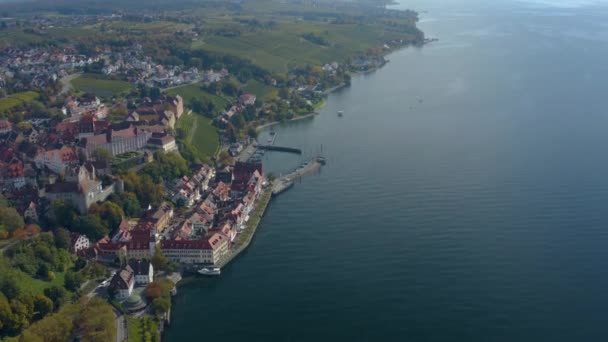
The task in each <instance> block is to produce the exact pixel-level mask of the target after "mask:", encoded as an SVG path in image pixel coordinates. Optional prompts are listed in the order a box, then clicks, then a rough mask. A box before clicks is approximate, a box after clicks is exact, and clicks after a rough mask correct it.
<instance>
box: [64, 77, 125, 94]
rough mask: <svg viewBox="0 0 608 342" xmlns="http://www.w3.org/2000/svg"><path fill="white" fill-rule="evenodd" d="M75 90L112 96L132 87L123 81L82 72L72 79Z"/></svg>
mask: <svg viewBox="0 0 608 342" xmlns="http://www.w3.org/2000/svg"><path fill="white" fill-rule="evenodd" d="M72 85H73V86H74V88H76V90H78V91H82V92H85V93H92V94H95V95H97V96H100V97H113V96H116V95H118V94H120V93H124V92H127V91H130V90H131V89H133V85H132V84H131V83H129V82H125V81H116V80H106V79H103V78H100V77H99V76H98V75H88V74H84V75H82V76H80V77H77V78H76V79H74V80H73V81H72Z"/></svg>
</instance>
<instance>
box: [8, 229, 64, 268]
mask: <svg viewBox="0 0 608 342" xmlns="http://www.w3.org/2000/svg"><path fill="white" fill-rule="evenodd" d="M5 256H6V257H7V258H8V259H9V260H10V265H11V266H12V267H14V268H16V269H19V270H21V271H22V272H24V273H27V274H29V275H30V276H32V277H35V278H38V279H41V280H53V279H54V277H55V272H65V271H66V270H67V269H68V267H70V266H71V263H72V260H71V256H70V253H69V251H68V250H67V249H64V248H57V246H56V244H55V237H54V235H53V234H52V233H49V232H47V233H42V234H40V236H39V237H37V238H34V239H31V240H29V241H28V242H27V243H21V244H18V245H17V246H14V247H12V248H10V249H9V250H7V251H6V252H5Z"/></svg>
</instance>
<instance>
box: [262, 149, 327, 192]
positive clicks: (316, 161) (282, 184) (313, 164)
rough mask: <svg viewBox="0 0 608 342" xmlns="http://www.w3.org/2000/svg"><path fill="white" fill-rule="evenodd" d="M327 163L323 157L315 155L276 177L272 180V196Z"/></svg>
mask: <svg viewBox="0 0 608 342" xmlns="http://www.w3.org/2000/svg"><path fill="white" fill-rule="evenodd" d="M324 164H325V159H324V158H323V157H314V158H312V159H310V160H309V161H307V162H306V163H304V164H302V166H300V167H298V168H297V169H295V170H294V171H292V172H290V173H288V174H286V175H284V176H281V177H279V178H277V179H275V180H274V181H273V182H272V186H271V189H272V196H273V197H274V196H277V195H279V194H280V193H282V192H284V191H286V190H287V189H289V188H291V187H292V186H294V184H295V182H296V181H297V180H299V179H301V178H302V177H303V176H306V175H310V174H312V173H315V172H317V171H319V170H320V169H321V166H322V165H324Z"/></svg>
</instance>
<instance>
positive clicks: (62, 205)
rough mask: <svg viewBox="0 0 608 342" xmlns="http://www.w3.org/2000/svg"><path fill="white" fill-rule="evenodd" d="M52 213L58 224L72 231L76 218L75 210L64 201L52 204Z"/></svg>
mask: <svg viewBox="0 0 608 342" xmlns="http://www.w3.org/2000/svg"><path fill="white" fill-rule="evenodd" d="M53 213H54V214H55V219H56V221H57V223H58V224H60V225H62V226H64V227H67V228H68V229H72V227H73V226H74V223H76V220H77V218H78V213H77V211H76V209H75V208H74V207H73V206H72V205H70V204H69V203H67V202H65V201H64V200H56V201H55V202H53Z"/></svg>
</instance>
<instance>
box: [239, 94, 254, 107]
mask: <svg viewBox="0 0 608 342" xmlns="http://www.w3.org/2000/svg"><path fill="white" fill-rule="evenodd" d="M255 100H256V97H255V95H253V94H251V93H245V94H243V95H241V96H239V103H240V104H241V105H243V106H253V105H254V104H255Z"/></svg>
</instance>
